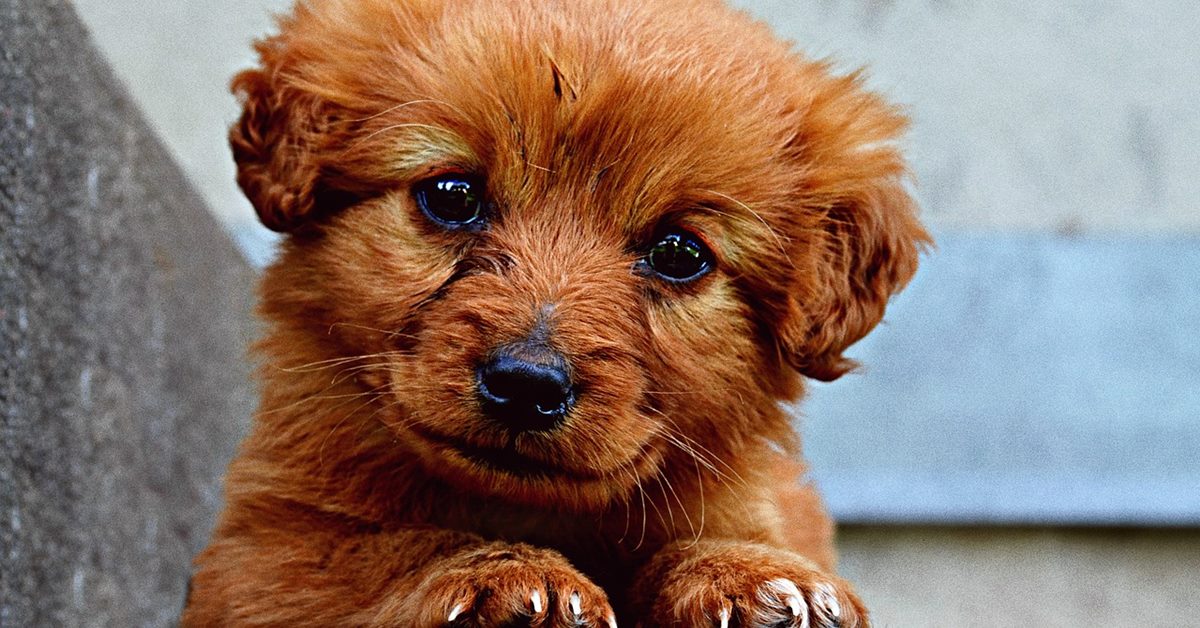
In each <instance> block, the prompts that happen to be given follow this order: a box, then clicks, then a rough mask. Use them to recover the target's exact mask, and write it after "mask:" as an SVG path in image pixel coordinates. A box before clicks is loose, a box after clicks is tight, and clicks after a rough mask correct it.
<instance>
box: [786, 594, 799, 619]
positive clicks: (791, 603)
mask: <svg viewBox="0 0 1200 628" xmlns="http://www.w3.org/2000/svg"><path fill="white" fill-rule="evenodd" d="M787 605H788V608H790V609H792V617H799V616H800V598H798V597H789V598H788V601H787Z"/></svg>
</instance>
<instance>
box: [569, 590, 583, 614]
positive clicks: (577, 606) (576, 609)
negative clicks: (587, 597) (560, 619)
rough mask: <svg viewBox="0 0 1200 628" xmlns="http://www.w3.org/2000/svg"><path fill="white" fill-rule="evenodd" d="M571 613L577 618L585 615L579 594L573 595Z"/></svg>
mask: <svg viewBox="0 0 1200 628" xmlns="http://www.w3.org/2000/svg"><path fill="white" fill-rule="evenodd" d="M571 612H572V613H574V614H575V617H579V616H580V615H582V614H583V600H581V599H580V598H579V593H578V592H576V593H572V594H571Z"/></svg>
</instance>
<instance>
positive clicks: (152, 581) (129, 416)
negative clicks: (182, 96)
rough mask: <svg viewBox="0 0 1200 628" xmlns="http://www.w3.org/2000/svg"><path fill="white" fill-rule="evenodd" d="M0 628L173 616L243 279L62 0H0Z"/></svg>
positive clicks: (243, 376)
mask: <svg viewBox="0 0 1200 628" xmlns="http://www.w3.org/2000/svg"><path fill="white" fill-rule="evenodd" d="M0 52H2V54H0V626H6V627H7V626H12V627H14V628H15V627H24V626H84V625H87V626H143V625H155V626H163V625H171V624H172V623H174V622H175V620H176V618H177V617H178V613H179V610H180V608H181V607H182V604H183V599H184V591H185V587H186V584H187V578H188V574H189V573H190V571H191V569H190V561H191V557H192V556H193V555H194V554H195V552H196V551H198V549H199V548H200V547H201V546H202V545H203V544H204V543H205V542H206V541H207V539H208V535H209V531H210V529H211V526H212V523H213V519H214V516H215V512H216V509H217V507H218V506H219V504H220V499H221V493H220V485H219V477H220V476H221V474H222V473H223V472H224V468H225V465H226V464H227V462H228V459H229V456H230V455H231V454H232V452H233V448H234V446H235V445H236V443H237V440H238V439H239V438H240V436H241V434H242V432H243V430H244V429H245V428H246V424H247V419H248V417H249V414H250V412H251V411H252V409H253V406H254V394H253V386H252V384H251V383H250V380H249V368H248V365H247V363H246V361H245V360H244V359H243V356H244V351H245V346H246V343H247V342H248V340H249V338H250V336H251V335H252V328H251V322H250V320H251V319H250V307H251V302H252V296H251V287H252V284H253V281H254V276H253V273H252V271H251V269H250V268H249V266H248V265H247V264H246V263H245V261H244V260H243V259H241V257H240V256H239V255H238V253H237V251H236V249H234V247H233V246H232V244H231V243H230V242H229V240H228V239H227V237H226V236H225V234H224V233H223V232H222V230H221V229H220V227H219V226H218V225H217V224H216V222H215V221H214V220H213V218H212V216H211V215H210V214H209V213H208V212H207V210H206V209H205V207H204V204H203V202H202V201H201V198H200V196H199V195H198V194H197V193H196V192H195V191H194V190H193V189H192V188H191V186H190V185H189V183H188V182H187V180H186V178H185V177H184V175H183V173H182V172H180V171H179V170H178V168H176V167H175V165H174V164H173V162H172V160H171V158H170V156H169V154H168V153H167V152H166V151H165V149H164V148H163V146H162V145H161V144H159V142H158V140H157V139H156V138H155V137H154V136H153V134H152V133H151V132H150V130H149V128H148V127H147V126H146V124H145V123H144V121H143V120H142V118H141V116H140V114H139V112H138V110H137V108H136V107H135V106H134V105H133V103H132V102H131V101H130V100H129V99H128V98H127V96H126V95H125V93H124V92H123V91H122V90H121V89H120V87H119V85H117V84H116V83H115V81H114V79H113V76H112V74H111V73H110V71H109V69H108V67H106V65H105V64H104V62H103V60H102V59H101V58H100V57H99V56H98V54H97V53H96V51H95V50H94V49H93V48H92V47H91V45H90V43H89V42H88V40H87V36H86V33H85V31H84V28H83V26H82V24H81V23H80V22H79V21H78V20H77V19H76V17H75V15H74V11H73V10H72V9H71V7H70V5H69V4H68V3H66V2H63V1H60V0H0Z"/></svg>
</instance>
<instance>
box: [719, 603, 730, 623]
mask: <svg viewBox="0 0 1200 628" xmlns="http://www.w3.org/2000/svg"><path fill="white" fill-rule="evenodd" d="M720 617H721V628H729V609H728V608H722V609H721V612H720Z"/></svg>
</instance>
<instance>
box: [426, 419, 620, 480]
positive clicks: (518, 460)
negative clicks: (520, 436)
mask: <svg viewBox="0 0 1200 628" xmlns="http://www.w3.org/2000/svg"><path fill="white" fill-rule="evenodd" d="M412 429H413V431H414V432H416V433H417V435H418V436H420V437H421V438H422V439H423V440H425V441H427V442H429V443H430V444H432V445H434V447H435V448H436V449H438V450H439V452H440V453H441V454H442V455H445V456H448V457H450V458H459V459H461V460H463V461H465V462H466V463H467V464H470V465H472V466H475V467H478V468H482V469H485V470H489V471H498V472H501V473H505V474H508V475H511V476H515V477H518V478H528V479H550V478H563V477H567V478H575V479H579V480H595V479H598V478H601V477H603V476H604V475H605V474H604V473H602V472H591V471H585V470H582V469H565V468H562V467H560V466H557V465H554V464H552V463H549V462H546V461H545V460H540V459H537V458H534V457H532V456H529V455H526V454H523V453H521V452H520V451H518V450H517V445H516V438H515V437H514V438H512V439H511V440H509V442H508V443H506V444H505V445H503V446H499V447H497V446H486V445H476V444H472V443H468V442H466V441H464V440H462V439H458V438H454V437H451V436H446V435H443V434H439V433H435V432H433V431H430V430H428V429H423V428H421V427H417V426H413V427H412Z"/></svg>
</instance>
